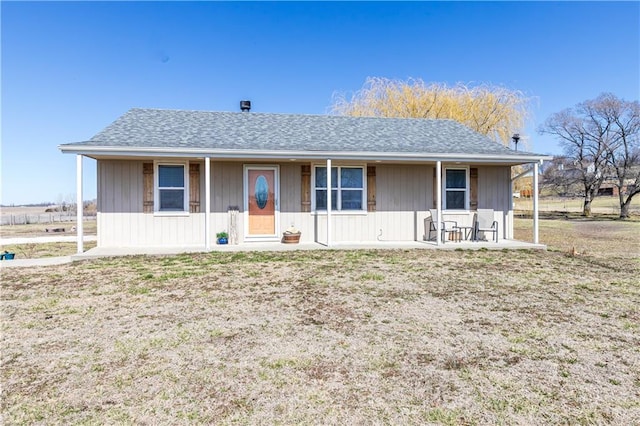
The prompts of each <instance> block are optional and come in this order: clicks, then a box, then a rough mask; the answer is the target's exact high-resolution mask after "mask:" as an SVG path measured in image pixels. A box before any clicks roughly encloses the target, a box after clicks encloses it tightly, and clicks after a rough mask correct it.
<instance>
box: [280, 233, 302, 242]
mask: <svg viewBox="0 0 640 426" xmlns="http://www.w3.org/2000/svg"><path fill="white" fill-rule="evenodd" d="M282 242H283V243H285V244H298V243H299V242H300V233H299V232H298V233H297V234H287V233H285V234H283V235H282Z"/></svg>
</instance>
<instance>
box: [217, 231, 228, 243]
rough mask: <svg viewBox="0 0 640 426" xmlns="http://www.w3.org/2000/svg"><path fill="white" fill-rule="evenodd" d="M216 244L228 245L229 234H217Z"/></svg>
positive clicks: (224, 232)
mask: <svg viewBox="0 0 640 426" xmlns="http://www.w3.org/2000/svg"><path fill="white" fill-rule="evenodd" d="M216 238H217V242H218V244H228V243H229V234H227V232H226V231H222V232H218V233H217V234H216Z"/></svg>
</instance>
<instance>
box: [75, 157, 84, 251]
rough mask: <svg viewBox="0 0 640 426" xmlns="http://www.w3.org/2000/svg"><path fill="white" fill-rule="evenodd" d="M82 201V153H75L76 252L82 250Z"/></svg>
mask: <svg viewBox="0 0 640 426" xmlns="http://www.w3.org/2000/svg"><path fill="white" fill-rule="evenodd" d="M83 210H84V201H83V198H82V155H81V154H78V155H76V232H77V234H78V254H81V253H82V252H83V251H84V226H83V225H84V222H83V220H84V218H83V213H84V212H83Z"/></svg>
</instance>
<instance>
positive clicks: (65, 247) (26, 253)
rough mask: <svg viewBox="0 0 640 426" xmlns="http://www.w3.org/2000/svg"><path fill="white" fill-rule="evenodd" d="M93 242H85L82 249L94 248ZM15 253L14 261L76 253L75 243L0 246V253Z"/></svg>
mask: <svg viewBox="0 0 640 426" xmlns="http://www.w3.org/2000/svg"><path fill="white" fill-rule="evenodd" d="M96 244H97V243H96V242H95V241H85V242H84V249H85V250H89V249H92V248H94V247H95V246H96ZM5 250H6V251H8V252H9V253H15V255H16V257H15V258H16V259H40V258H43V257H56V256H71V255H73V254H76V253H77V252H78V246H77V243H68V242H58V243H27V244H9V245H0V252H4V251H5Z"/></svg>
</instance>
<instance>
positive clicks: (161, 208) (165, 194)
mask: <svg viewBox="0 0 640 426" xmlns="http://www.w3.org/2000/svg"><path fill="white" fill-rule="evenodd" d="M187 171H188V167H187V164H184V163H179V164H178V163H157V164H156V173H155V175H156V182H155V183H156V185H155V186H156V189H155V197H154V198H155V200H156V203H155V211H157V212H188V211H189V200H188V190H187V189H188V188H187V185H188V181H189V179H188V178H189V177H188V175H187Z"/></svg>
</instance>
